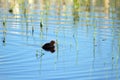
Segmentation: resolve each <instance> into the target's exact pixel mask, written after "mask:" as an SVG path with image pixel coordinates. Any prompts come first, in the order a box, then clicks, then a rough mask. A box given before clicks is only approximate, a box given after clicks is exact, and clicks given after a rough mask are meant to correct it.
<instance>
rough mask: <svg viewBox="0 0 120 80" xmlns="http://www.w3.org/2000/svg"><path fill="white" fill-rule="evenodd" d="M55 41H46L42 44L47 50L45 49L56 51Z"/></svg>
mask: <svg viewBox="0 0 120 80" xmlns="http://www.w3.org/2000/svg"><path fill="white" fill-rule="evenodd" d="M54 44H55V41H53V40H52V41H50V43H46V44H44V45H43V46H42V48H43V49H44V50H45V51H50V52H51V53H53V52H55V46H54Z"/></svg>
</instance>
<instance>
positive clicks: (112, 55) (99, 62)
mask: <svg viewBox="0 0 120 80" xmlns="http://www.w3.org/2000/svg"><path fill="white" fill-rule="evenodd" d="M36 1H38V0H36ZM0 4H1V5H0V6H1V7H0V80H120V19H119V17H118V16H119V14H118V12H117V11H116V13H113V12H112V11H109V12H108V13H107V12H106V11H105V12H104V8H102V6H100V7H95V6H91V8H92V9H91V11H86V10H85V6H83V7H81V8H80V11H77V10H75V9H72V6H71V4H70V5H67V4H66V7H65V9H67V10H64V8H63V7H58V8H57V7H55V6H54V5H52V6H50V7H49V8H47V9H48V10H46V9H44V8H41V5H39V3H34V4H31V5H32V6H33V7H32V8H31V7H30V8H28V9H27V10H28V11H27V12H26V13H25V14H23V13H22V9H21V8H19V10H20V11H21V12H19V13H17V12H16V10H14V11H13V13H10V12H8V10H9V7H8V6H7V7H4V6H3V4H2V2H1V3H0ZM7 4H8V3H7ZM43 5H44V4H43ZM64 6H65V5H64ZM109 6H110V5H109ZM111 8H112V6H110V7H109V9H111ZM118 8H119V7H118ZM92 10H93V11H92ZM100 10H101V11H100ZM112 10H114V9H112ZM72 11H73V12H72ZM40 22H42V25H43V26H42V28H40ZM51 40H55V42H56V44H55V50H56V51H55V52H54V53H50V52H47V51H45V50H43V49H42V48H41V47H42V45H43V44H45V43H47V42H50V41H51ZM43 54H44V55H43Z"/></svg>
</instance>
